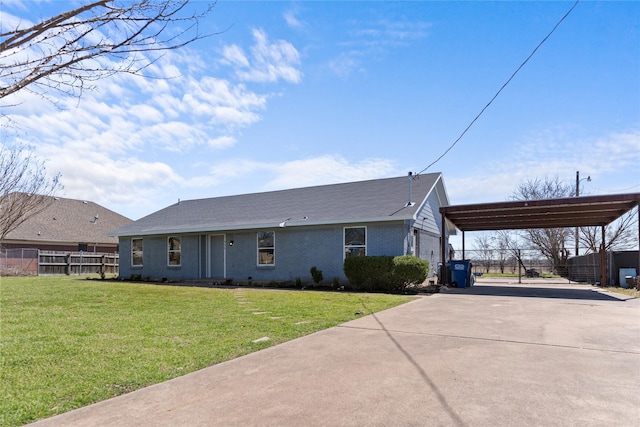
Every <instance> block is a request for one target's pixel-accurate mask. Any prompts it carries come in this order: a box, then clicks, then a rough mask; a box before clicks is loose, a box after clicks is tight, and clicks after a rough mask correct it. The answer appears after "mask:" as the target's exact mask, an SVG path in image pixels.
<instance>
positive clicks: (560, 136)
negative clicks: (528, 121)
mask: <svg viewBox="0 0 640 427" xmlns="http://www.w3.org/2000/svg"><path fill="white" fill-rule="evenodd" d="M513 145H514V146H515V147H516V148H514V150H513V152H510V153H504V155H503V156H500V157H501V158H502V159H507V160H503V161H495V162H492V163H490V164H483V165H480V166H477V167H475V168H470V169H468V170H466V171H465V172H466V173H465V174H464V175H461V174H451V175H446V174H445V181H446V185H447V191H448V192H449V194H450V195H454V194H455V200H452V201H451V202H452V203H453V204H460V203H463V204H464V203H479V202H493V201H500V200H506V199H508V198H509V197H510V195H511V194H513V192H514V191H515V189H516V186H517V185H518V184H519V183H521V182H523V181H525V180H530V179H535V178H543V177H545V176H548V177H554V176H558V177H559V178H560V179H561V180H562V181H564V182H566V183H568V184H573V183H574V181H573V180H574V179H575V173H576V171H578V170H579V171H580V175H581V176H584V177H586V176H591V178H592V182H591V183H590V184H589V191H595V189H597V188H600V189H602V190H603V191H604V192H606V190H607V185H606V182H607V180H608V177H610V176H613V175H622V176H623V177H625V178H626V180H628V182H629V183H630V185H634V184H638V183H640V168H639V167H638V165H639V164H640V130H631V131H628V132H616V133H612V134H609V135H604V136H598V137H593V136H591V137H588V136H584V135H581V134H580V132H579V131H578V130H577V129H567V128H553V129H548V130H545V131H542V132H540V133H538V134H536V135H534V136H531V137H529V138H525V139H524V141H518V142H516V143H514V144H513ZM598 183H602V184H598Z"/></svg>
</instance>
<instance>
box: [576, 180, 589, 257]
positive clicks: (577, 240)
mask: <svg viewBox="0 0 640 427" xmlns="http://www.w3.org/2000/svg"><path fill="white" fill-rule="evenodd" d="M585 179H586V180H587V181H588V182H591V176H587V177H586V178H582V179H580V171H576V197H579V196H580V181H583V180H585ZM579 231H580V230H579V228H578V227H576V256H578V245H579V244H580V236H579V234H578V233H579Z"/></svg>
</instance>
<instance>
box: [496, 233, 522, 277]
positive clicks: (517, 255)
mask: <svg viewBox="0 0 640 427" xmlns="http://www.w3.org/2000/svg"><path fill="white" fill-rule="evenodd" d="M514 236H517V235H515V234H514V232H511V231H508V230H498V231H496V234H495V237H494V240H495V241H496V242H498V243H497V245H498V248H499V251H501V252H502V251H504V253H505V255H504V257H505V263H507V262H509V261H511V262H512V273H513V272H515V269H516V267H517V266H518V265H520V266H521V267H522V268H523V269H524V270H526V269H527V267H526V266H525V265H524V261H523V260H522V251H521V249H522V248H520V247H519V245H518V242H517V240H515V238H514ZM501 272H503V273H504V270H502V269H501Z"/></svg>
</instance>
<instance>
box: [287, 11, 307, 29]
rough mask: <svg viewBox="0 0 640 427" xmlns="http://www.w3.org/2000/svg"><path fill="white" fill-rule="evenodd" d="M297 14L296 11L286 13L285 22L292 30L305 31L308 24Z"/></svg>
mask: <svg viewBox="0 0 640 427" xmlns="http://www.w3.org/2000/svg"><path fill="white" fill-rule="evenodd" d="M296 15H297V12H296V11H294V10H288V11H286V12H285V13H284V20H285V22H286V23H287V25H288V26H289V27H290V28H293V29H295V30H300V29H304V28H305V27H306V24H305V23H304V22H302V21H300V19H298V17H297V16H296Z"/></svg>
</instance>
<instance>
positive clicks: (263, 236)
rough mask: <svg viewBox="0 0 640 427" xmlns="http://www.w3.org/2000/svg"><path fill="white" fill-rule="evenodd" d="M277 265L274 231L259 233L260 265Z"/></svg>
mask: <svg viewBox="0 0 640 427" xmlns="http://www.w3.org/2000/svg"><path fill="white" fill-rule="evenodd" d="M275 264H276V233H275V232H274V231H259V232H258V265H275Z"/></svg>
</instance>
